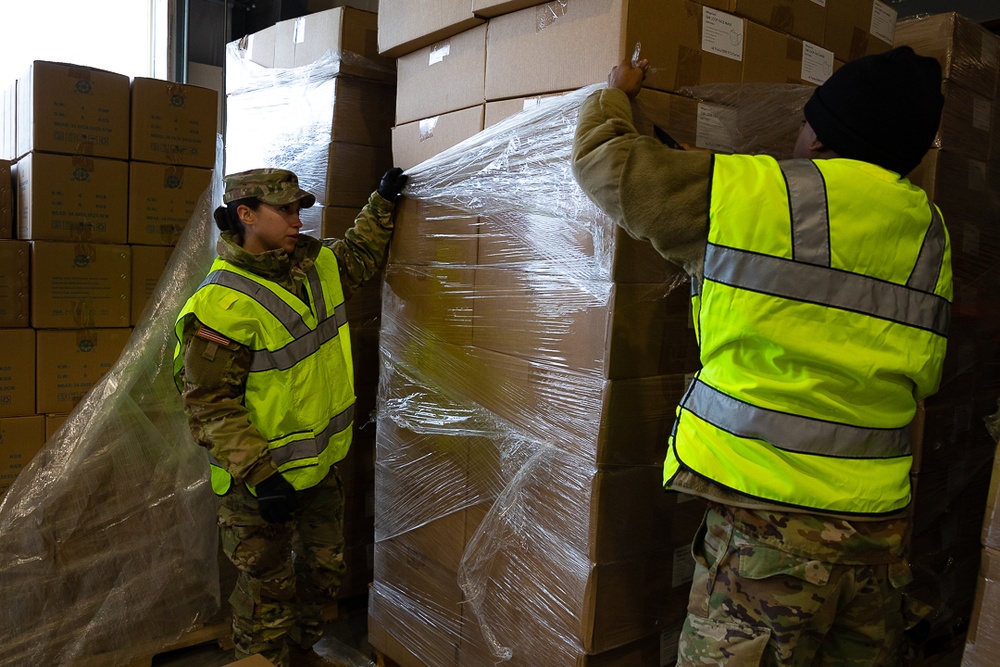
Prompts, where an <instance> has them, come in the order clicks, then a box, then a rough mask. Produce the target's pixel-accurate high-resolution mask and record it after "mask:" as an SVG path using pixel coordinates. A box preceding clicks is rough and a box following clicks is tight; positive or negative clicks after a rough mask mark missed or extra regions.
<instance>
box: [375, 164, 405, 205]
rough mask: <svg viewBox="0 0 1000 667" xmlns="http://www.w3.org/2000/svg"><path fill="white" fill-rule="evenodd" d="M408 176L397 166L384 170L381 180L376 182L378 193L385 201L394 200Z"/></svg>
mask: <svg viewBox="0 0 1000 667" xmlns="http://www.w3.org/2000/svg"><path fill="white" fill-rule="evenodd" d="M409 178H410V177H409V176H407V175H406V174H404V173H403V170H402V169H400V168H399V167H393V168H392V169H390V170H389V171H387V172H385V175H384V176H383V177H382V182H381V183H379V184H378V194H379V196H380V197H382V199H385V200H386V201H391V202H394V201H396V197H398V196H399V193H400V192H402V191H403V188H404V187H406V181H407V179H409Z"/></svg>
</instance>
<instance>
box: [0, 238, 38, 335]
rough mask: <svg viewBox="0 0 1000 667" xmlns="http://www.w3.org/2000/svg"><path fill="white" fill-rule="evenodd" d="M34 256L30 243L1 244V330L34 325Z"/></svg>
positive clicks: (7, 242) (13, 242)
mask: <svg viewBox="0 0 1000 667" xmlns="http://www.w3.org/2000/svg"><path fill="white" fill-rule="evenodd" d="M30 253H31V246H30V245H29V243H28V242H27V241H0V327H26V326H29V324H30V321H29V319H28V314H29V308H28V305H29V298H30V293H31V289H30V285H31V281H30V275H31V274H30V271H29V265H30V262H29V257H30Z"/></svg>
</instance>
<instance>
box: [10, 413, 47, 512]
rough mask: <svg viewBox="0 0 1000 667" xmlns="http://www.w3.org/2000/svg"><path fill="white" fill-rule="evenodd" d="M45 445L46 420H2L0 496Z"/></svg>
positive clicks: (15, 418)
mask: <svg viewBox="0 0 1000 667" xmlns="http://www.w3.org/2000/svg"><path fill="white" fill-rule="evenodd" d="M44 444H45V418H44V417H43V416H42V415H34V416H31V417H5V418H2V419H0V495H3V494H4V493H5V492H6V491H7V489H9V488H10V486H11V484H13V483H14V479H15V478H16V477H17V475H18V473H20V472H21V471H22V470H23V469H24V468H25V466H27V465H28V463H30V462H31V459H32V458H34V456H35V454H37V453H38V452H39V450H41V448H42V446H43V445H44Z"/></svg>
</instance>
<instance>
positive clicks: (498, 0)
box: [472, 0, 548, 19]
mask: <svg viewBox="0 0 1000 667" xmlns="http://www.w3.org/2000/svg"><path fill="white" fill-rule="evenodd" d="M547 1H548V0H472V13H473V14H475V15H476V16H479V17H482V18H484V19H488V18H493V17H494V16H500V15H501V14H509V13H511V12H516V11H517V10H519V9H524V8H526V7H534V6H535V5H542V4H545V3H546V2H547Z"/></svg>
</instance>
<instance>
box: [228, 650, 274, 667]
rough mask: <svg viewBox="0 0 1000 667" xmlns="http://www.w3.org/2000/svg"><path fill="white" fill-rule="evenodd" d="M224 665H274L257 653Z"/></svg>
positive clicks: (271, 666)
mask: <svg viewBox="0 0 1000 667" xmlns="http://www.w3.org/2000/svg"><path fill="white" fill-rule="evenodd" d="M224 667H274V663H273V662H271V661H270V660H268V659H267V658H265V657H264V656H262V655H260V654H259V653H258V654H257V655H252V656H250V657H249V658H243V659H242V660H237V661H236V662H227V663H226V664H225V666H224Z"/></svg>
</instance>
